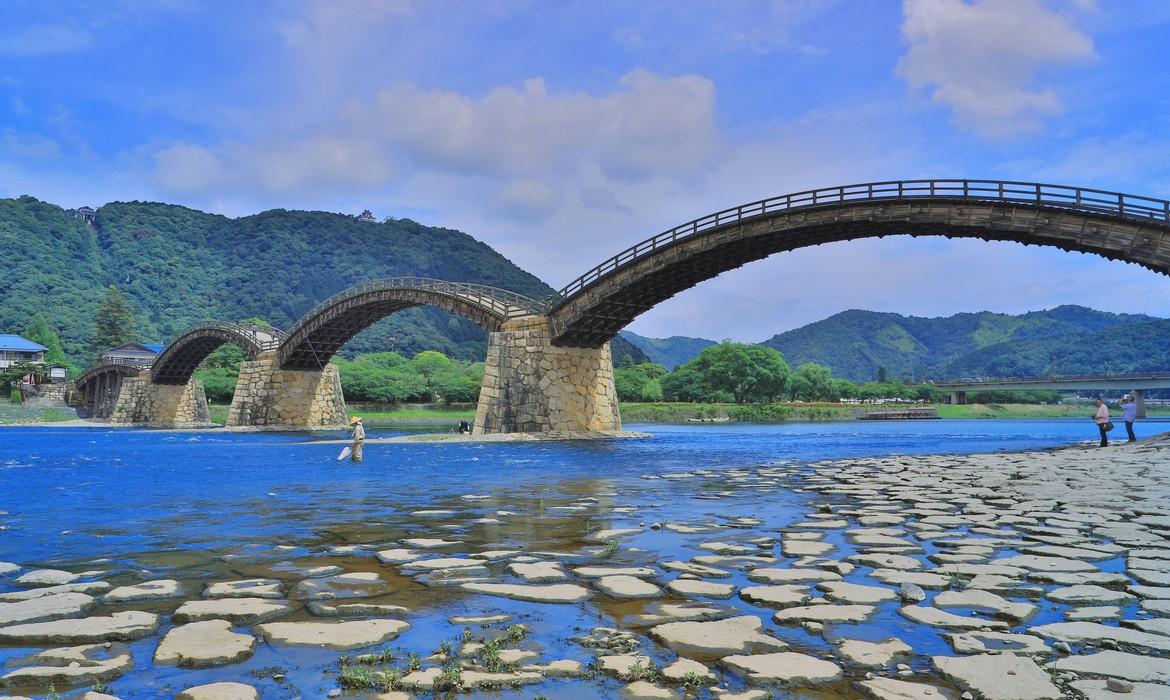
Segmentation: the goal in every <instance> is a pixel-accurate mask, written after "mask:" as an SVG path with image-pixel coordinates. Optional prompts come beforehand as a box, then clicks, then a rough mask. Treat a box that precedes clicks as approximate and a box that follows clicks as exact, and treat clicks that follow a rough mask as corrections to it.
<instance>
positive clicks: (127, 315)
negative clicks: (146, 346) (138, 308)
mask: <svg viewBox="0 0 1170 700" xmlns="http://www.w3.org/2000/svg"><path fill="white" fill-rule="evenodd" d="M93 325H94V336H93V345H92V346H91V349H92V350H93V351H94V352H95V353H99V352H101V351H102V350H105V349H106V348H112V347H114V346H115V345H121V344H122V343H125V342H127V341H130V340H133V339H134V314H133V312H132V311H131V310H130V305H129V304H128V303H126V297H124V296H122V293H121V292H119V291H118V288H117V287H115V286H114V285H112V284H111V285H110V286H109V288H108V289H106V298H105V300H104V301H103V302H102V306H101V308H99V309H98V311H97V314H95V315H94V318H93Z"/></svg>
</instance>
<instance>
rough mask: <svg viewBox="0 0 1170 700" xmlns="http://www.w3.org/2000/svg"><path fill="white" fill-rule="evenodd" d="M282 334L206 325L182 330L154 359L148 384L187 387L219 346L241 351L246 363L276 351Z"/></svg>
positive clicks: (239, 326) (230, 325) (224, 324)
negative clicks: (199, 368) (236, 348)
mask: <svg viewBox="0 0 1170 700" xmlns="http://www.w3.org/2000/svg"><path fill="white" fill-rule="evenodd" d="M283 339H284V333H283V332H282V331H279V330H277V329H275V328H267V327H261V326H255V325H250V324H244V323H228V322H224V321H208V322H206V323H200V324H197V325H194V326H191V327H190V328H188V329H186V330H184V331H183V332H182V333H180V334H179V335H178V336H176V337H175V339H174V340H172V341H171V342H170V344H168V345H167V347H166V349H165V350H163V351H162V353H161V354H160V355H159V356H158V357H156V358H155V359H154V364H153V365H152V366H151V369H150V375H151V382H152V383H154V384H186V383H187V382H188V381H189V380H190V379H191V375H192V374H194V373H195V370H196V369H197V368H198V367H199V365H200V363H202V362H203V360H205V359H207V356H208V355H210V354H211V353H212V352H214V351H215V350H216V349H217V348H219V347H220V346H221V345H225V344H227V343H231V344H233V345H236V346H238V347H239V348H240V349H241V350H243V351H244V352H245V353H246V354H247V355H248V358H249V359H253V360H254V359H256V356H257V355H259V354H260V353H262V352H266V351H269V350H275V349H276V347H277V346H278V345H279V343H280V341H281V340H283Z"/></svg>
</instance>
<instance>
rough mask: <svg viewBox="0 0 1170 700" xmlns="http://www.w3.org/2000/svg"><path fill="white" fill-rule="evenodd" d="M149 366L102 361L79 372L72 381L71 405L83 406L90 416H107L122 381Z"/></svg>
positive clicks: (135, 375) (112, 406) (111, 410)
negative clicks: (79, 374)
mask: <svg viewBox="0 0 1170 700" xmlns="http://www.w3.org/2000/svg"><path fill="white" fill-rule="evenodd" d="M148 369H149V367H147V366H145V365H141V364H134V363H127V362H103V363H101V364H98V365H94V366H93V367H90V368H89V369H87V370H85V371H84V372H82V373H81V376H79V377H78V378H77V379H76V380H74V382H73V391H74V394H73V398H71V399H70V404H71V405H80V406H83V407H84V408H85V409H86V411H88V413H89V417H90V418H109V417H110V414H111V413H113V410H114V404H115V402H116V401H117V399H118V394H119V393H120V392H121V391H122V382H123V381H124V380H126V379H127V378H129V377H137V376H139V375H140V374H142V372H144V371H147V370H148Z"/></svg>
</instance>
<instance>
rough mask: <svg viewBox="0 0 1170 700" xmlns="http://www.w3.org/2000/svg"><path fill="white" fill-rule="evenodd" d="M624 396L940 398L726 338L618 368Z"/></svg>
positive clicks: (929, 389)
mask: <svg viewBox="0 0 1170 700" xmlns="http://www.w3.org/2000/svg"><path fill="white" fill-rule="evenodd" d="M614 383H615V384H616V386H617V393H618V398H619V399H620V400H622V401H637V402H671V403H678V402H684V403H735V404H745V403H753V404H773V403H776V402H780V401H790V402H792V401H802V402H837V401H840V400H841V399H860V400H874V399H903V400H907V401H926V402H937V401H938V400H939V397H940V395H941V392H940V391H939V389H938V388H937V387H935V386H934V385H933V384H906V383H905V382H902V381H901V380H898V379H892V380H891V379H886V380H884V381H876V382H869V383H863V384H859V383H856V382H851V381H849V380H848V379H840V378H837V377H833V376H832V371H831V370H830V369H829V368H828V367H825V366H824V365H819V364H816V363H812V362H809V363H805V364H802V365H800V366H799V367H797V368H796V369H795V370H791V369H790V368H789V366H788V363H787V362H785V360H784V356H783V355H781V354H780V353H779V352H778V351H776V350H773V349H772V348H768V347H765V346H762V345H746V344H742V343H733V342H730V341H724V342H722V343H719V344H717V345H711V346H708V347H707V348H705V349H704V350H703V351H702V352H700V353H699V354H698V355H696V356H695V357H693V358H691V359H690V360H689V361H687V362H686V363H684V364H682V365H679V366H678V367H677V368H675V369H674V370H673V371H669V370H667V369H666V368H665V367H663V366H661V365H658V364H654V363H642V364H632V363H625V364H621V365H619V366H618V367H616V368H614ZM967 400H968V401H969V402H972V403H1049V402H1053V401H1059V400H1060V395H1059V394H1057V393H1056V392H1053V391H1014V392H1013V391H986V392H975V393H971V392H969V393H968V394H967Z"/></svg>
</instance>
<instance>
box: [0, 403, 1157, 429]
mask: <svg viewBox="0 0 1170 700" xmlns="http://www.w3.org/2000/svg"><path fill="white" fill-rule="evenodd" d="M210 408H211V422H212V423H219V424H220V425H222V424H223V423H224V422H226V421H227V412H228V407H227V406H223V405H212V406H211V407H210ZM621 408H622V420H623V421H624V422H626V423H685V422H687V421H688V420H690V419H691V418H722V417H728V418H730V419H731V420H733V421H737V422H743V423H783V422H786V421H823V420H852V419H853V417H854V413H855V412H856V411H858V410H861V411H879V410H882V409H883V408H888V409H891V410H892V409H896V408H897V407H896V406H861V407H859V406H844V405H841V404H835V403H811V404H800V403H797V404H787V403H781V404H734V403H623V404H622V407H621ZM934 408H936V409H938V415H939V417H941V418H1085V417H1087V416H1088V415H1089V413H1090V412H1091V410H1092V409H1091V408H1090V407H1088V406H1078V405H1068V404H1059V405H1039V404H981V403H976V404H965V405H962V406H951V405H948V404H939V405H936V406H934ZM22 410H24V411H31V410H34V409H22ZM35 410H38V411H43V412H52V411H62V410H61V409H35ZM1114 412H1115V413H1116V412H1117V411H1116V410H1115V411H1114ZM62 413H64V414H65V415H63V416H62V417H46V418H44V419H38V420H31V419H24V420H21V421H6V420H5V414H4V413H3V412H2V411H0V425H2V424H5V423H6V422H25V423H27V422H47V421H57V420H69V419H71V418H74V417H75V416H71V415H68V412H65V411H62ZM349 415H351V416H353V415H358V416H361V417H362V419H363V420H365V422H366V423H367V424H373V425H377V424H378V423H404V424H410V423H414V424H427V423H450V424H453V425H454V424H458V423H459V421H461V420H468V421H469V420H472V419H474V418H475V409H474V408H442V407H427V408H420V407H417V406H410V405H404V406H402V407H400V408H398V409H396V410H392V411H391V410H381V411H376V410H375V411H363V410H350V411H349ZM1149 416H1150V417H1151V418H1153V417H1155V416H1170V406H1151V407H1149Z"/></svg>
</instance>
